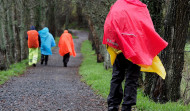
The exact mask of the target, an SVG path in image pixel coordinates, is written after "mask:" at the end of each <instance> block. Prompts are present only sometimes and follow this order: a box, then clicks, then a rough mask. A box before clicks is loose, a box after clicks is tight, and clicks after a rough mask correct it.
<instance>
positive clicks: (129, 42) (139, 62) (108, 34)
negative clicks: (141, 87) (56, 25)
mask: <svg viewBox="0 0 190 111" xmlns="http://www.w3.org/2000/svg"><path fill="white" fill-rule="evenodd" d="M103 44H105V45H106V47H107V50H108V52H109V53H110V55H111V58H112V59H111V62H112V64H113V72H112V79H111V85H110V93H109V95H108V98H107V102H108V111H118V110H119V106H120V104H121V102H122V100H123V103H122V109H121V110H122V111H131V107H132V106H133V105H136V96H137V81H138V78H139V74H140V70H143V71H150V72H154V71H156V72H157V73H158V74H159V75H160V76H161V77H162V78H163V79H164V78H165V73H164V72H165V71H164V68H163V67H161V68H158V67H157V66H159V65H162V64H161V62H160V60H159V58H158V57H157V55H158V53H159V52H160V51H161V50H163V49H164V48H165V47H166V46H167V45H168V43H167V42H166V41H164V40H163V39H162V38H161V37H160V36H159V35H158V34H157V32H156V31H155V29H154V25H153V23H152V20H151V17H150V14H149V11H148V9H147V6H146V5H145V4H143V3H142V2H141V1H139V0H117V1H116V2H115V4H114V5H113V6H112V7H111V9H110V12H109V14H108V15H107V17H106V21H105V24H104V37H103ZM155 62H158V64H159V65H158V64H155ZM142 67H143V68H142ZM124 79H125V87H124V91H123V88H122V81H124Z"/></svg>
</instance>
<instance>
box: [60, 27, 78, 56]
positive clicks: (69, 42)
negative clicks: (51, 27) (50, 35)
mask: <svg viewBox="0 0 190 111" xmlns="http://www.w3.org/2000/svg"><path fill="white" fill-rule="evenodd" d="M58 47H59V48H60V49H59V54H60V55H61V56H64V55H65V54H67V53H70V55H73V56H74V57H75V56H76V52H75V47H74V43H73V39H72V35H71V34H70V33H68V30H65V31H64V33H63V34H62V35H61V37H60V39H59V44H58Z"/></svg>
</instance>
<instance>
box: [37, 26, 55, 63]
mask: <svg viewBox="0 0 190 111" xmlns="http://www.w3.org/2000/svg"><path fill="white" fill-rule="evenodd" d="M38 33H39V35H40V39H41V48H40V49H41V64H43V63H44V61H45V65H47V63H48V55H52V51H51V47H54V46H56V44H55V40H54V38H53V35H52V34H51V33H50V32H49V29H48V28H47V27H45V28H43V29H42V30H40V31H38Z"/></svg>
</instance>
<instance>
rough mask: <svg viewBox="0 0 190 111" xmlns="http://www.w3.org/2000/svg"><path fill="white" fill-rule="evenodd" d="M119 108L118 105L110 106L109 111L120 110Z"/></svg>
mask: <svg viewBox="0 0 190 111" xmlns="http://www.w3.org/2000/svg"><path fill="white" fill-rule="evenodd" d="M118 110H119V108H118V107H109V108H108V111H118Z"/></svg>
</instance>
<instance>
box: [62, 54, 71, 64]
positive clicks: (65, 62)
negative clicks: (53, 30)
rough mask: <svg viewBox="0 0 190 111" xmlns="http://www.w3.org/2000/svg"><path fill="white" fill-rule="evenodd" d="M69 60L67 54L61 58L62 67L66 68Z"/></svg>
mask: <svg viewBox="0 0 190 111" xmlns="http://www.w3.org/2000/svg"><path fill="white" fill-rule="evenodd" d="M69 58H70V53H67V54H65V55H64V56H63V64H64V67H67V63H68V62H69Z"/></svg>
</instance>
